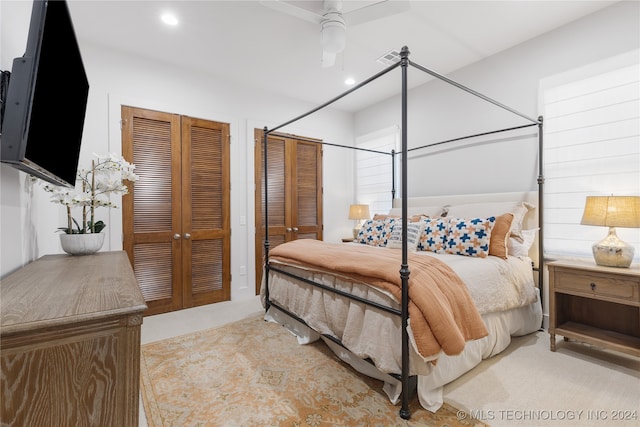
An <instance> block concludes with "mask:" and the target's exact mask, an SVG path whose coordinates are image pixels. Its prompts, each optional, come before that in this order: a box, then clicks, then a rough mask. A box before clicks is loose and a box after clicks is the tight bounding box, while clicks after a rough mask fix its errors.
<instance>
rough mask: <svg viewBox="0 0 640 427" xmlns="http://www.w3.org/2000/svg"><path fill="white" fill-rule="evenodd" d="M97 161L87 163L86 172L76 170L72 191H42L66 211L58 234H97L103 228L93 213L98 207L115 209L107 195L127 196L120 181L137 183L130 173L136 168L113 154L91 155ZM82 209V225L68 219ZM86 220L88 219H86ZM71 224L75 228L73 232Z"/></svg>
mask: <svg viewBox="0 0 640 427" xmlns="http://www.w3.org/2000/svg"><path fill="white" fill-rule="evenodd" d="M94 156H96V157H97V160H92V161H91V168H90V169H82V168H79V169H78V177H77V181H76V187H75V188H74V189H71V188H67V187H60V186H55V185H49V184H46V185H45V186H44V190H45V191H47V192H49V193H51V194H52V195H51V201H52V202H53V203H59V204H61V205H64V206H66V208H67V226H66V227H60V228H59V230H61V231H64V232H65V233H66V234H87V233H99V232H100V231H102V229H103V228H104V227H106V224H105V223H104V222H103V221H95V209H96V208H98V207H101V206H102V207H109V208H117V206H116V205H115V204H114V203H112V202H111V200H109V197H108V196H109V195H110V194H127V193H128V192H129V188H128V187H127V185H126V184H124V181H131V182H134V181H137V180H138V175H136V174H135V173H134V170H135V168H136V166H135V165H134V164H132V163H129V162H127V161H126V160H125V159H124V158H123V157H122V156H118V155H115V154H111V153H108V154H95V153H94ZM75 207H81V208H82V224H80V223H78V222H77V221H76V220H75V218H73V216H72V215H71V209H72V208H75ZM87 216H89V218H87ZM74 224H75V228H74Z"/></svg>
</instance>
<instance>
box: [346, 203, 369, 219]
mask: <svg viewBox="0 0 640 427" xmlns="http://www.w3.org/2000/svg"><path fill="white" fill-rule="evenodd" d="M369 217H370V215H369V205H351V206H349V219H355V220H360V219H369Z"/></svg>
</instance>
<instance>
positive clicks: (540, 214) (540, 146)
mask: <svg viewBox="0 0 640 427" xmlns="http://www.w3.org/2000/svg"><path fill="white" fill-rule="evenodd" d="M542 149H543V135H542V116H538V228H539V230H538V289H539V290H540V303H541V305H542V308H543V309H544V295H543V293H542V289H543V288H542V287H543V284H544V280H543V279H544V277H543V276H544V275H543V272H544V268H543V267H544V240H543V237H544V234H543V231H542V230H543V228H544V227H542V221H543V211H544V209H543V208H544V206H543V197H542V196H543V191H544V163H543V158H542V156H543V151H542Z"/></svg>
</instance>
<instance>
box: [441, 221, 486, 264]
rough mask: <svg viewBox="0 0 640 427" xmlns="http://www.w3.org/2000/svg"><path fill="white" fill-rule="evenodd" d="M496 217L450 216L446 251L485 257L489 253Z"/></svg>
mask: <svg viewBox="0 0 640 427" xmlns="http://www.w3.org/2000/svg"><path fill="white" fill-rule="evenodd" d="M495 222H496V217H494V216H492V217H489V218H471V219H462V218H450V219H449V230H448V235H447V243H446V244H445V250H444V252H445V253H447V254H454V255H465V256H472V257H480V258H485V257H487V256H488V255H489V241H490V239H491V230H492V229H493V225H494V224H495Z"/></svg>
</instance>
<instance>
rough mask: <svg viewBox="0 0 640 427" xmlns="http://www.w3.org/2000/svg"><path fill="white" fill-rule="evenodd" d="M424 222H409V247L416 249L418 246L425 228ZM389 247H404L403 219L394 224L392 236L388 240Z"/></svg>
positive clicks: (412, 249) (411, 249) (409, 248)
mask: <svg viewBox="0 0 640 427" xmlns="http://www.w3.org/2000/svg"><path fill="white" fill-rule="evenodd" d="M424 226H425V224H424V222H422V221H419V222H409V223H407V249H408V250H410V251H415V250H416V248H417V246H418V241H419V240H420V236H421V235H422V231H423V230H424ZM387 247H388V248H392V249H401V248H402V221H398V222H396V223H395V224H394V225H393V230H392V231H391V236H390V237H389V240H388V241H387Z"/></svg>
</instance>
